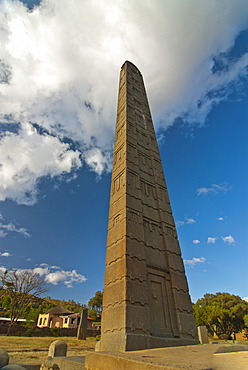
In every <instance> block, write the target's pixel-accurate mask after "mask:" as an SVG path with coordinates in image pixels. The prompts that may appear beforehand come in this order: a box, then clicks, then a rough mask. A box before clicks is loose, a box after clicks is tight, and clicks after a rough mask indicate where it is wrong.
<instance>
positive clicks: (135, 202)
mask: <svg viewBox="0 0 248 370" xmlns="http://www.w3.org/2000/svg"><path fill="white" fill-rule="evenodd" d="M196 343H198V338H197V332H196V326H195V320H194V317H193V314H192V306H191V300H190V296H189V292H188V284H187V279H186V276H185V270H184V266H183V262H182V258H181V251H180V246H179V243H178V239H177V233H176V229H175V223H174V219H173V216H172V211H171V206H170V201H169V196H168V191H167V187H166V183H165V178H164V173H163V168H162V164H161V159H160V154H159V150H158V145H157V140H156V136H155V132H154V127H153V123H152V118H151V113H150V109H149V104H148V100H147V96H146V91H145V87H144V82H143V78H142V75H141V73H140V71H139V70H138V69H137V67H135V66H134V65H133V64H132V63H130V62H128V61H126V62H125V63H124V64H123V66H122V68H121V72H120V82H119V97H118V108H117V120H116V135H115V148H114V161H113V172H112V184H111V195H110V206H109V223H108V238H107V252H106V271H105V282H104V296H103V313H102V334H101V340H100V342H99V343H98V350H100V351H118V350H122V351H128V350H139V349H145V348H155V347H166V346H179V345H188V344H196Z"/></svg>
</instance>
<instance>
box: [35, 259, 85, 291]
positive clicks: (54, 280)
mask: <svg viewBox="0 0 248 370" xmlns="http://www.w3.org/2000/svg"><path fill="white" fill-rule="evenodd" d="M33 271H34V272H35V273H36V274H38V275H40V276H43V277H44V280H45V282H46V283H49V284H53V285H58V284H59V283H61V282H62V283H63V284H65V285H66V286H67V288H72V287H73V283H82V282H84V281H86V280H87V279H86V277H85V276H83V275H81V274H79V273H78V272H77V271H76V270H72V271H65V270H63V269H61V268H60V267H58V266H49V265H47V264H46V263H42V264H40V267H35V268H34V269H33Z"/></svg>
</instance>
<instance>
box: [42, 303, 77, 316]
mask: <svg viewBox="0 0 248 370" xmlns="http://www.w3.org/2000/svg"><path fill="white" fill-rule="evenodd" d="M46 313H50V314H52V315H69V314H72V313H73V312H71V311H69V310H67V309H66V308H64V307H63V306H61V305H59V306H57V307H54V308H52V309H51V310H50V311H47V312H46Z"/></svg>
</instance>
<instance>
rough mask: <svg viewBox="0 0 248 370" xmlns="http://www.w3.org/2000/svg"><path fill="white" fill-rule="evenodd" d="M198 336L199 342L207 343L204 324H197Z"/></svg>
mask: <svg viewBox="0 0 248 370" xmlns="http://www.w3.org/2000/svg"><path fill="white" fill-rule="evenodd" d="M197 330H198V337H199V341H200V343H201V344H208V343H209V340H208V332H207V328H206V326H198V328H197Z"/></svg>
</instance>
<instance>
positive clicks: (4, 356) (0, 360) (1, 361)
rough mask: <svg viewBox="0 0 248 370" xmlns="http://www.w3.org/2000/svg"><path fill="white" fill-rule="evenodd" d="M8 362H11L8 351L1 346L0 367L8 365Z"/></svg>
mask: <svg viewBox="0 0 248 370" xmlns="http://www.w3.org/2000/svg"><path fill="white" fill-rule="evenodd" d="M8 363H9V355H8V353H7V352H6V351H5V350H4V349H2V348H0V368H2V367H3V366H6V365H8Z"/></svg>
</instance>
